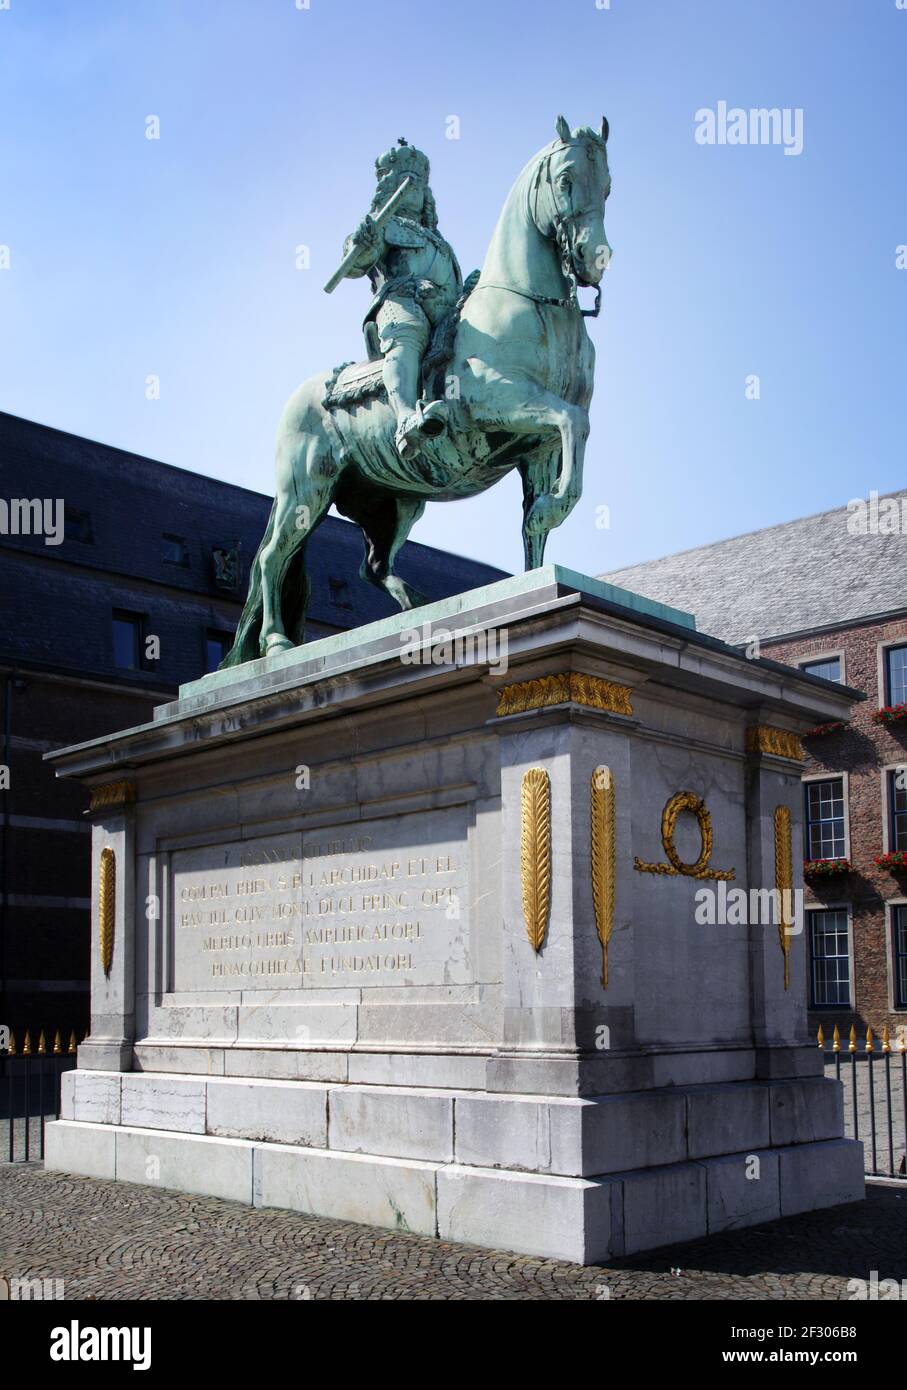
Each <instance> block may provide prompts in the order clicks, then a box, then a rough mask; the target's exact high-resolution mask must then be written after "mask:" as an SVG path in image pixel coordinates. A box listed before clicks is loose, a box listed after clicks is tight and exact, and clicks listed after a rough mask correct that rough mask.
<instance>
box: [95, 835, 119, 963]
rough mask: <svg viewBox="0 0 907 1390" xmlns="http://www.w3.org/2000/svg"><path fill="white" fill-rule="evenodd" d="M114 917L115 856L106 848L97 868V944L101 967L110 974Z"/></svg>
mask: <svg viewBox="0 0 907 1390" xmlns="http://www.w3.org/2000/svg"><path fill="white" fill-rule="evenodd" d="M115 917H116V855H115V854H114V852H113V850H112V849H111V848H110V847H109V846H107V848H105V849H102V850H101V862H100V864H99V866H98V944H99V947H100V955H101V967H102V969H103V971H104V974H105V975H109V974H110V967H111V966H112V964H113V930H114V921H115Z"/></svg>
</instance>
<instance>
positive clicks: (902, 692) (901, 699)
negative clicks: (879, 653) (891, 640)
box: [885, 646, 907, 705]
mask: <svg viewBox="0 0 907 1390" xmlns="http://www.w3.org/2000/svg"><path fill="white" fill-rule="evenodd" d="M885 703H886V704H888V705H904V704H907V646H903V647H888V649H887V650H886V652H885Z"/></svg>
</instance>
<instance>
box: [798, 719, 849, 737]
mask: <svg viewBox="0 0 907 1390" xmlns="http://www.w3.org/2000/svg"><path fill="white" fill-rule="evenodd" d="M844 728H846V725H845V724H844V723H843V722H842V721H841V720H840V719H836V720H835V721H834V722H833V723H831V724H817V725H816V727H815V728H814V729H809V730H808V731H807V732H806V733H805V734H803V735H802V737H803V738H824V737H825V735H826V734H836V733H837V732H838V730H839V729H844Z"/></svg>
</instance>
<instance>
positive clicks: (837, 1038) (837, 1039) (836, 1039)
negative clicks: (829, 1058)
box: [831, 1024, 841, 1052]
mask: <svg viewBox="0 0 907 1390" xmlns="http://www.w3.org/2000/svg"><path fill="white" fill-rule="evenodd" d="M831 1050H832V1052H840V1051H841V1034H840V1032H839V1031H838V1025H837V1024H835V1031H834V1033H833V1034H832V1040H831Z"/></svg>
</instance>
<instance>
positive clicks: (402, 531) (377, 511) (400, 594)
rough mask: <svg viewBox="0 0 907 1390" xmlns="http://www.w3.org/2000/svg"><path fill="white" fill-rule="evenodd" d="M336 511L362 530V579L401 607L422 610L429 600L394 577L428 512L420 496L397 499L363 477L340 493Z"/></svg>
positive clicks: (342, 489) (342, 486)
mask: <svg viewBox="0 0 907 1390" xmlns="http://www.w3.org/2000/svg"><path fill="white" fill-rule="evenodd" d="M335 502H336V506H337V510H338V511H339V512H342V513H343V515H344V516H348V517H349V518H350V520H351V521H355V522H356V524H357V525H358V526H361V528H362V534H363V537H364V539H365V555H364V557H363V560H362V565H361V566H360V569H359V574H360V576H361V577H362V578H363V579H365V580H367V581H368V583H369V584H374V585H375V587H376V588H378V589H383V590H384V591H385V593H388V594H390V596H391V598H392V599H393V600H394V602H395V603H396V604H398V605H399V606H400V608H402V609H404V610H406V609H410V608H420V607H421V606H422V604H423V603H427V602H428V599H427V598H426V597H425V595H424V594H420V593H419V591H418V589H414V588H413V587H412V585H411V584H407V582H406V580H405V579H401V578H400V576H399V575H397V574H394V561H395V560H396V558H397V554H398V552H399V550H400V547H401V546H402V545H403V544H404V542H405V541H406V538H407V536H408V535H409V533H410V531H411V530H412V528H413V526H415V524H416V522H417V521H418V520H419V517H420V516H421V515H422V513H423V512H424V511H425V501H424V499H423V498H420V497H398V496H394V495H393V494H391V493H388V492H384V491H382V490H381V489H379V488H372V487H369V485H368V484H367V483H366V482H365V480H364V479H363V478H362V477H361V476H360V477H357V478H356V479H355V481H353V478H352V477H349V481H347V480H346V479H345V480H344V482H343V483H342V484H341V486H340V487H339V488H338V490H337V495H336V498H335Z"/></svg>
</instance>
